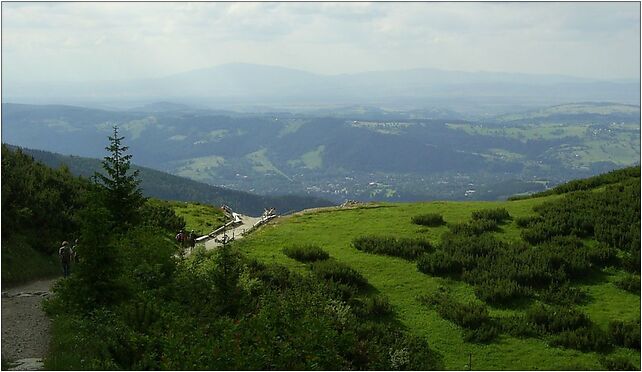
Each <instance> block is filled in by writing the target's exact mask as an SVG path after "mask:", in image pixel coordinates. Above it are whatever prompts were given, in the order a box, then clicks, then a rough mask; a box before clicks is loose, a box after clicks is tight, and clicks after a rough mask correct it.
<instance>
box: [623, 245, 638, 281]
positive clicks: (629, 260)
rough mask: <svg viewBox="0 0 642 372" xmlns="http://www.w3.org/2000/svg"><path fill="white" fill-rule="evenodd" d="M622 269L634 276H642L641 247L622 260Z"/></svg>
mask: <svg viewBox="0 0 642 372" xmlns="http://www.w3.org/2000/svg"><path fill="white" fill-rule="evenodd" d="M622 268H623V269H624V270H626V271H628V272H630V273H632V274H638V275H640V247H638V248H637V249H634V250H633V252H632V253H627V254H626V255H625V256H624V258H623V259H622Z"/></svg>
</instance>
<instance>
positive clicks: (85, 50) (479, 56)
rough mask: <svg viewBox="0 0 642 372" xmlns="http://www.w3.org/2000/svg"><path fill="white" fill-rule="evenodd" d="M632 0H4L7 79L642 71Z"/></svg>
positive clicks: (635, 74)
mask: <svg viewBox="0 0 642 372" xmlns="http://www.w3.org/2000/svg"><path fill="white" fill-rule="evenodd" d="M639 9H640V5H639V3H493V2H490V3H485V2H484V3H440V2H437V3H434V2H430V3H362V2H357V3H337V2H330V3H324V2H322V3H274V2H267V3H257V2H252V3H247V2H244V3H176V2H167V3H165V2H154V3H126V2H118V3H106V2H105V3H102V2H101V3H95V2H81V3H7V2H5V3H2V10H3V12H2V31H3V34H2V47H3V57H4V58H3V63H4V65H3V72H4V76H3V77H5V78H8V79H15V80H94V79H101V80H102V79H120V78H133V77H152V76H161V75H166V74H171V73H174V72H179V71H187V70H190V69H194V68H202V67H207V66H212V65H217V64H222V63H229V62H249V63H267V64H274V65H282V66H287V67H295V68H300V69H307V70H311V71H314V72H319V73H332V74H334V73H342V72H356V71H363V70H376V69H378V70H382V69H403V68H416V67H435V68H447V69H455V70H493V71H509V72H533V73H557V74H571V75H581V76H587V77H594V78H623V77H632V78H639V62H640V61H639V55H640V41H639V32H640V17H639Z"/></svg>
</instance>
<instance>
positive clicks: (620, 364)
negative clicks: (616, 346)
mask: <svg viewBox="0 0 642 372" xmlns="http://www.w3.org/2000/svg"><path fill="white" fill-rule="evenodd" d="M600 364H602V366H604V368H606V369H607V370H608V371H639V370H640V367H636V366H634V365H633V363H631V362H630V361H629V360H628V359H627V358H626V357H625V356H623V355H614V356H608V357H602V358H600Z"/></svg>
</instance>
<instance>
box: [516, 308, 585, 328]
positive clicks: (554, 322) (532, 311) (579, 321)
mask: <svg viewBox="0 0 642 372" xmlns="http://www.w3.org/2000/svg"><path fill="white" fill-rule="evenodd" d="M526 320H527V321H528V322H531V323H533V324H535V325H536V326H538V327H539V328H540V329H541V330H542V331H543V332H545V333H559V332H563V331H572V330H575V329H578V328H580V327H587V326H590V325H591V321H590V319H589V318H588V317H587V316H586V314H584V313H582V312H580V311H579V310H576V309H574V308H567V307H561V306H549V305H544V304H537V305H535V306H532V307H531V308H529V309H528V310H526Z"/></svg>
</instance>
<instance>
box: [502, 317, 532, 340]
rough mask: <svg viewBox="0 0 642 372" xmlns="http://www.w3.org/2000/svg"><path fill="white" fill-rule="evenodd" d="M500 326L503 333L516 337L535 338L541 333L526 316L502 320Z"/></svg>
mask: <svg viewBox="0 0 642 372" xmlns="http://www.w3.org/2000/svg"><path fill="white" fill-rule="evenodd" d="M500 324H501V329H502V331H504V332H506V333H508V334H509V335H511V336H514V337H535V336H537V335H538V334H539V332H540V330H539V328H538V327H537V326H536V325H535V324H533V323H531V322H529V321H528V320H527V319H526V317H524V316H512V317H508V318H502V319H501V323H500Z"/></svg>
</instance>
